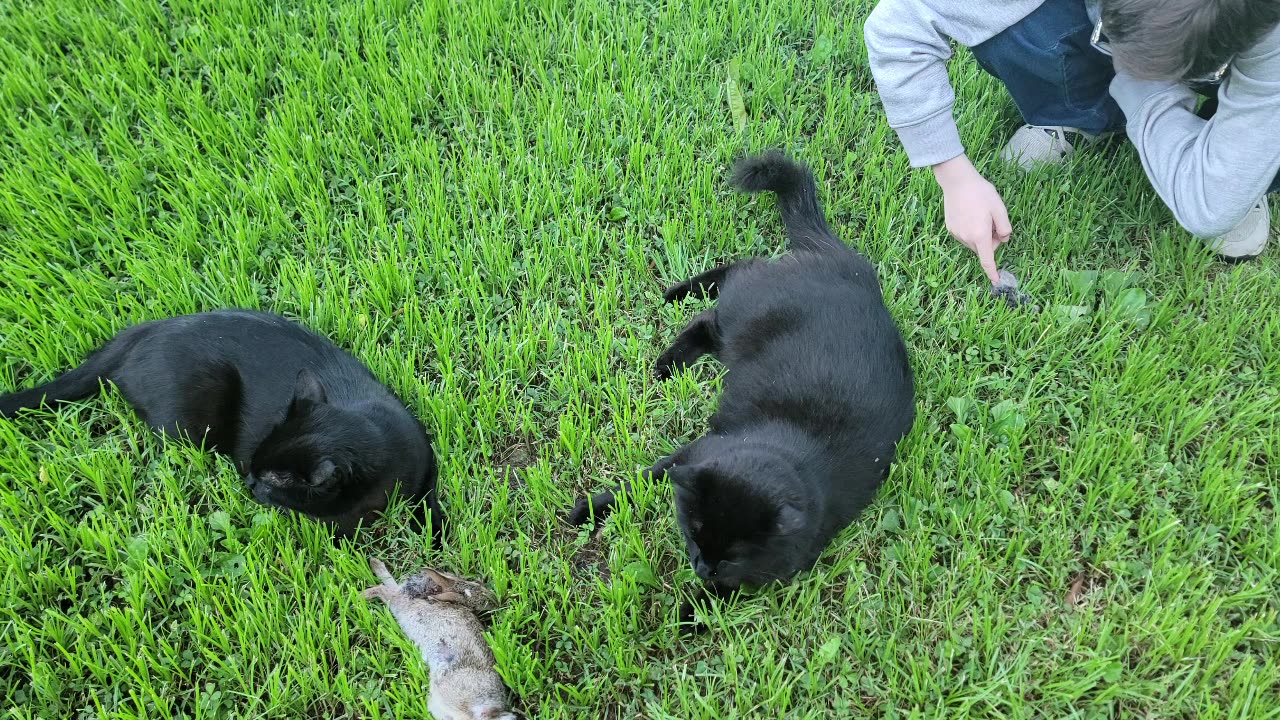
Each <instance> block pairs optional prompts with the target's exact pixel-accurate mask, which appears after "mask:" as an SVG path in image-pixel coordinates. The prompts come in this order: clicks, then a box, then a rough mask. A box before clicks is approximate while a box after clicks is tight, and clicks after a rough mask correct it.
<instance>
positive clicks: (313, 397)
mask: <svg viewBox="0 0 1280 720" xmlns="http://www.w3.org/2000/svg"><path fill="white" fill-rule="evenodd" d="M326 399H327V398H326V397H325V394H324V388H323V387H322V386H321V385H320V380H319V378H317V377H316V376H315V373H313V372H311V371H310V370H308V369H307V368H302V369H301V370H299V371H298V379H297V380H296V381H295V382H294V384H293V401H292V402H290V403H289V414H290V415H293V414H296V413H297V412H298V411H300V410H302V405H303V403H314V404H320V403H323V402H324V401H325V400H326Z"/></svg>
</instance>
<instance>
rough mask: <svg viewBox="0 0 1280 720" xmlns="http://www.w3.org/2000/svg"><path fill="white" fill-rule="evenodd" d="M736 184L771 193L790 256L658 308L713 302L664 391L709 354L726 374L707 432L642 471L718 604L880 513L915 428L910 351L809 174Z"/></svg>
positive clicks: (764, 176) (756, 174)
mask: <svg viewBox="0 0 1280 720" xmlns="http://www.w3.org/2000/svg"><path fill="white" fill-rule="evenodd" d="M733 183H734V185H736V186H737V187H738V188H739V189H741V190H744V191H746V192H759V191H761V190H771V191H773V192H775V193H777V196H778V201H779V204H780V207H781V210H782V218H783V221H784V224H785V225H786V230H787V235H788V237H789V238H790V249H791V253H790V254H788V255H786V256H784V257H782V258H779V259H776V260H763V259H748V260H743V261H740V262H736V263H732V264H729V265H722V266H720V267H716V268H714V269H712V270H709V271H707V272H705V273H703V274H701V275H698V276H697V277H694V278H692V279H691V280H688V281H685V282H682V283H680V284H678V285H675V286H673V287H671V288H669V289H668V290H667V291H666V293H665V294H664V297H665V298H666V299H667V300H668V301H677V300H680V299H682V298H685V297H687V296H699V297H711V298H717V297H718V302H717V304H716V308H715V309H714V310H707V311H705V312H703V313H701V314H699V315H698V316H697V317H696V318H694V320H693V322H691V323H690V324H689V325H688V327H686V328H685V329H684V330H683V331H682V332H681V333H680V335H679V336H678V337H677V338H676V340H675V343H674V344H672V346H671V348H670V349H668V350H667V351H666V352H665V353H663V354H662V356H661V357H660V358H659V359H658V362H657V367H656V370H655V372H656V374H657V376H658V377H659V378H660V379H665V378H668V377H670V376H671V375H672V374H673V373H675V372H677V371H679V370H680V369H682V368H684V367H686V366H688V365H690V364H691V363H693V362H694V361H696V360H697V359H698V358H699V357H701V356H702V355H704V354H708V353H710V354H713V355H715V356H716V357H717V358H718V359H719V360H720V361H721V362H722V363H723V364H724V365H725V366H726V367H727V368H728V373H727V375H726V376H725V381H724V392H723V394H722V395H721V396H720V403H719V408H718V409H717V410H716V413H715V414H714V415H713V416H712V417H711V421H710V431H709V432H708V433H707V434H706V435H704V436H702V437H700V438H698V439H697V440H694V441H693V442H691V443H689V444H688V445H685V446H684V447H682V448H680V450H679V451H677V452H676V453H675V454H673V455H671V456H669V457H666V458H663V459H662V460H659V461H658V462H657V463H656V464H655V465H654V466H653V467H652V468H650V470H649V471H648V472H650V473H651V474H652V475H653V476H662V475H665V476H666V477H667V478H668V479H669V480H671V482H672V483H673V484H674V485H675V497H676V507H677V512H678V520H679V523H680V529H681V531H682V532H683V534H684V538H685V544H686V547H687V550H688V554H689V560H690V562H691V563H692V564H693V567H694V569H695V570H696V572H697V573H698V576H699V577H700V578H701V579H702V580H703V582H704V583H705V585H706V586H707V589H708V590H711V591H713V592H715V593H717V594H720V595H723V594H726V593H729V592H732V591H733V590H735V589H737V588H738V587H739V586H741V585H743V584H747V585H763V584H766V583H768V582H771V581H774V580H785V579H788V578H790V577H792V576H793V575H794V574H796V573H797V572H799V571H801V570H805V569H808V568H810V567H811V566H812V565H813V564H814V563H815V562H816V561H817V559H818V557H819V556H820V555H821V553H822V551H823V550H824V548H825V547H826V545H827V543H828V542H830V540H831V539H832V538H833V537H834V536H835V535H836V534H837V533H839V532H840V531H841V530H842V529H843V528H844V527H845V526H847V525H848V524H849V523H850V522H852V521H853V520H854V519H855V518H856V517H857V516H858V514H859V513H860V512H861V511H862V509H863V508H864V507H865V506H866V505H867V504H868V503H869V502H871V500H872V499H873V498H874V496H875V493H876V491H877V489H878V488H879V487H880V485H881V483H882V482H883V481H884V479H885V477H886V476H887V475H888V474H889V466H890V463H891V462H892V461H893V460H894V457H895V451H896V446H897V443H898V441H899V440H900V439H901V438H902V437H903V435H905V434H906V433H907V432H908V431H910V429H911V426H912V424H913V423H914V421H915V409H914V392H915V390H914V381H913V378H912V372H911V367H910V365H909V363H908V359H907V351H906V348H905V347H904V345H903V341H902V336H901V333H900V332H899V330H898V327H897V326H896V325H895V324H894V321H893V319H892V318H891V317H890V316H889V312H888V311H887V310H886V309H885V306H884V301H883V297H882V295H881V291H880V285H879V282H878V281H877V279H876V271H875V268H874V267H872V265H871V263H869V262H867V260H866V259H865V258H863V257H862V256H861V255H859V254H858V253H857V252H855V251H854V250H852V249H850V248H848V247H846V246H845V245H844V244H843V243H842V242H841V241H840V240H839V238H837V237H836V235H835V234H834V233H833V232H832V230H831V228H830V227H829V226H828V225H827V222H826V219H825V218H824V217H823V214H822V210H821V209H820V208H819V206H818V202H817V196H816V195H817V188H816V187H815V185H814V181H813V175H812V174H811V173H810V172H809V170H808V168H806V167H804V166H803V165H799V164H797V163H795V162H793V161H791V160H789V159H788V158H786V157H784V156H782V155H780V154H777V153H770V154H767V155H764V156H760V157H754V158H748V159H745V160H743V161H741V162H739V163H738V165H737V166H736V167H735V169H734V175H733ZM623 486H624V488H625V487H628V486H629V483H624V484H623ZM614 500H615V497H614V493H612V492H603V493H600V494H598V495H596V496H595V497H594V498H592V499H591V501H590V502H588V501H587V500H586V499H583V500H580V501H579V502H578V504H577V506H576V507H574V509H573V510H572V511H571V512H570V514H569V520H570V522H571V523H574V524H583V523H585V522H587V520H588V519H589V518H590V517H592V516H594V517H595V518H596V520H597V522H598V521H599V520H600V519H601V518H603V517H604V515H605V514H606V513H607V512H608V510H609V508H610V507H611V506H612V504H613V502H614Z"/></svg>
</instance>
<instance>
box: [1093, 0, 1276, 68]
mask: <svg viewBox="0 0 1280 720" xmlns="http://www.w3.org/2000/svg"><path fill="white" fill-rule="evenodd" d="M1278 24H1280V0H1103V2H1102V28H1103V31H1104V32H1105V33H1106V35H1107V39H1108V40H1109V41H1110V45H1111V53H1112V57H1113V58H1114V60H1115V64H1116V68H1117V69H1119V70H1123V71H1125V72H1127V73H1129V74H1131V75H1134V76H1136V77H1140V78H1144V79H1148V80H1190V79H1192V78H1196V77H1202V76H1205V75H1208V74H1210V73H1212V72H1213V71H1215V70H1217V69H1218V68H1219V67H1221V66H1222V64H1223V63H1225V62H1227V61H1228V60H1230V59H1231V57H1232V56H1233V55H1235V54H1237V53H1240V52H1243V51H1245V50H1248V49H1249V48H1250V47H1252V46H1253V45H1254V44H1255V43H1257V42H1258V40H1260V39H1261V38H1262V36H1263V35H1265V34H1267V33H1268V32H1270V31H1271V30H1272V29H1273V28H1274V27H1275V26H1276V25H1278Z"/></svg>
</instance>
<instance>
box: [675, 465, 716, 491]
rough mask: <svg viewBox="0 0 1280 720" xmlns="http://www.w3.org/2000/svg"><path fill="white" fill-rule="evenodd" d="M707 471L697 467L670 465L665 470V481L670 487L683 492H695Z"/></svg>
mask: <svg viewBox="0 0 1280 720" xmlns="http://www.w3.org/2000/svg"><path fill="white" fill-rule="evenodd" d="M708 472H709V471H708V470H707V469H706V468H704V467H701V466H699V465H672V466H671V467H669V468H667V472H666V475H667V479H668V480H670V481H671V484H672V485H675V486H676V487H678V488H683V489H685V490H691V491H692V490H697V489H698V486H699V485H701V484H702V480H703V478H704V477H705V476H706V475H707V474H708Z"/></svg>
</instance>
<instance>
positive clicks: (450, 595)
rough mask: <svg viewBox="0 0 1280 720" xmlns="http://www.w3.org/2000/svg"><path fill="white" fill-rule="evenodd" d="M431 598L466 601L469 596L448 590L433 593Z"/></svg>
mask: <svg viewBox="0 0 1280 720" xmlns="http://www.w3.org/2000/svg"><path fill="white" fill-rule="evenodd" d="M431 599H432V600H435V601H436V602H448V603H460V602H463V601H465V600H466V599H467V598H466V597H465V596H463V594H462V593H457V592H454V591H452V590H446V591H445V592H442V593H436V594H435V595H432V596H431Z"/></svg>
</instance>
